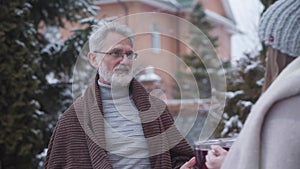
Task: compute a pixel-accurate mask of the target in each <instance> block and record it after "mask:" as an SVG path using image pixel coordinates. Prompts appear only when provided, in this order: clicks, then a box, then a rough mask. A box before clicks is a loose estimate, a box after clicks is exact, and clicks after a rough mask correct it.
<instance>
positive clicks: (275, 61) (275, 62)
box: [262, 46, 296, 92]
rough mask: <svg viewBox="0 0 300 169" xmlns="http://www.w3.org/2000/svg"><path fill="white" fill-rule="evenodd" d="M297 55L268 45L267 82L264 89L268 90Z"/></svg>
mask: <svg viewBox="0 0 300 169" xmlns="http://www.w3.org/2000/svg"><path fill="white" fill-rule="evenodd" d="M295 58H296V57H293V56H290V55H288V54H284V53H282V52H280V51H279V50H277V49H274V48H272V47H271V46H268V48H267V58H266V72H265V82H264V84H263V88H262V91H263V92H264V91H266V90H267V88H268V87H269V86H270V85H271V83H272V82H273V81H274V80H275V78H276V77H277V76H278V75H279V73H280V72H281V71H282V70H283V69H284V68H285V67H286V66H287V65H288V64H289V63H291V62H292V61H293V60H294V59H295Z"/></svg>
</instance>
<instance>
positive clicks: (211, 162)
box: [205, 145, 227, 169]
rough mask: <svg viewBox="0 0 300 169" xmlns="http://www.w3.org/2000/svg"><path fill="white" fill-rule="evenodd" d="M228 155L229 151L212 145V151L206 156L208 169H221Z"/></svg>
mask: <svg viewBox="0 0 300 169" xmlns="http://www.w3.org/2000/svg"><path fill="white" fill-rule="evenodd" d="M226 155H227V151H226V150H225V149H223V148H222V147H221V146H219V145H212V146H211V150H209V151H208V153H207V155H206V156H205V159H206V163H205V165H206V166H207V168H208V169H220V168H221V166H222V163H223V161H224V159H225V157H226Z"/></svg>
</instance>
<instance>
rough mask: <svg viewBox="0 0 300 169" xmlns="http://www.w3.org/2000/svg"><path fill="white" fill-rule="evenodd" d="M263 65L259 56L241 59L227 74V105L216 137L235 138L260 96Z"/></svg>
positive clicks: (247, 56)
mask: <svg viewBox="0 0 300 169" xmlns="http://www.w3.org/2000/svg"><path fill="white" fill-rule="evenodd" d="M263 76H264V64H263V62H262V59H261V58H260V57H259V56H255V57H252V56H250V55H249V54H248V55H246V57H245V58H241V59H240V60H239V61H238V63H237V66H236V67H232V68H231V69H228V73H227V91H228V92H227V103H226V106H225V109H224V114H223V119H222V122H221V124H220V126H219V127H218V129H217V130H216V132H215V135H216V137H230V136H236V135H237V134H238V133H239V132H240V130H241V129H242V127H243V124H244V122H245V120H246V118H247V116H248V114H249V113H250V110H251V108H252V106H253V104H254V103H255V102H256V101H257V99H258V98H259V96H260V94H261V88H262V84H263V79H264V78H263Z"/></svg>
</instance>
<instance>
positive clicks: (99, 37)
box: [89, 22, 134, 51]
mask: <svg viewBox="0 0 300 169" xmlns="http://www.w3.org/2000/svg"><path fill="white" fill-rule="evenodd" d="M93 28H94V30H93V32H92V34H91V36H90V37H89V48H90V51H97V50H101V49H102V47H103V43H104V39H105V37H106V36H107V34H108V33H109V32H116V33H119V34H120V35H123V36H125V37H128V38H129V40H130V42H131V46H133V43H134V35H133V32H132V30H131V29H130V28H129V27H128V26H126V25H121V24H118V23H116V22H110V23H104V24H103V25H101V26H98V25H94V26H93Z"/></svg>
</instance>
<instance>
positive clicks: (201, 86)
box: [174, 3, 221, 98]
mask: <svg viewBox="0 0 300 169" xmlns="http://www.w3.org/2000/svg"><path fill="white" fill-rule="evenodd" d="M189 21H190V22H191V23H192V24H193V25H194V26H195V27H196V28H197V30H196V29H191V30H190V35H191V37H192V38H191V41H190V45H191V46H192V47H193V49H196V51H192V52H191V53H190V54H187V55H184V56H183V58H184V62H185V63H186V64H187V65H188V67H189V68H190V69H191V70H190V72H189V73H188V72H177V77H178V79H179V80H181V81H182V82H180V83H181V84H184V85H183V86H186V88H191V86H192V84H191V82H194V81H196V83H197V86H198V91H199V92H200V97H201V98H209V97H210V96H211V79H210V77H212V76H213V74H214V73H216V71H215V70H213V69H214V68H219V67H220V66H221V65H217V64H218V63H219V62H216V60H215V59H217V58H218V57H217V56H216V53H215V50H214V47H216V46H217V45H216V44H215V43H216V41H217V37H212V36H210V35H209V33H208V32H209V31H210V30H211V29H212V28H213V26H212V25H211V24H210V22H209V21H208V20H207V18H206V15H205V12H204V9H203V7H202V5H201V3H197V4H196V5H195V7H194V9H193V12H192V13H191V15H190V19H189ZM199 30H200V31H201V32H202V33H201V34H199ZM199 55H200V56H199ZM175 91H177V90H175ZM181 93H182V92H181ZM194 95H195V92H192V93H186V96H185V98H186V97H187V96H190V97H191V98H194ZM174 97H175V98H178V95H176V93H175V94H174Z"/></svg>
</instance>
